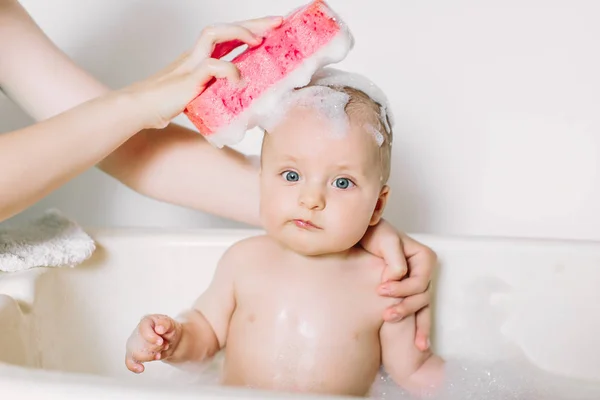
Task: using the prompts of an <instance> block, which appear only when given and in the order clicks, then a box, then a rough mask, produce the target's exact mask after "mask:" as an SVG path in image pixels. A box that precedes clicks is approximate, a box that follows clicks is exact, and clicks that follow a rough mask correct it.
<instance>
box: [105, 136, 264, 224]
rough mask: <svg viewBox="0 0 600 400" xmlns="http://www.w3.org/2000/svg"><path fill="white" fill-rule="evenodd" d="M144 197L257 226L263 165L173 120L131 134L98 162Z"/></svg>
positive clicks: (258, 222) (107, 171) (106, 170)
mask: <svg viewBox="0 0 600 400" xmlns="http://www.w3.org/2000/svg"><path fill="white" fill-rule="evenodd" d="M99 166H100V168H101V169H102V170H103V171H104V172H106V173H108V174H110V175H112V176H113V177H115V178H116V179H118V180H119V181H121V182H122V183H124V184H125V185H127V186H129V187H130V188H132V189H133V190H135V191H137V192H138V193H141V194H143V195H145V196H148V197H152V198H155V199H158V200H161V201H165V202H169V203H172V204H177V205H180V206H183V207H189V208H194V209H196V210H201V211H205V212H209V213H211V214H215V215H218V216H221V217H224V218H228V219H232V220H235V221H238V222H243V223H247V224H250V225H253V226H259V225H260V221H259V215H258V205H259V179H258V176H259V166H258V165H257V162H256V160H251V159H249V158H247V157H245V156H244V155H243V154H240V153H238V152H236V151H234V150H232V149H229V148H223V149H217V148H215V147H213V146H212V145H211V144H210V143H208V142H207V141H206V140H205V139H204V138H203V137H202V136H201V135H200V134H198V133H197V132H194V131H191V130H189V129H186V128H184V127H182V126H180V125H176V124H171V125H169V126H168V127H167V128H165V129H162V130H152V129H150V130H145V131H142V132H140V133H139V134H137V135H136V136H134V137H132V138H131V139H130V140H129V141H128V142H127V143H125V144H124V145H123V146H121V147H120V148H119V149H118V150H117V151H115V152H113V153H112V154H111V155H109V156H108V157H106V158H105V159H104V160H102V162H101V163H100V164H99Z"/></svg>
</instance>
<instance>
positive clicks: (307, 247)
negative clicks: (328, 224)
mask: <svg viewBox="0 0 600 400" xmlns="http://www.w3.org/2000/svg"><path fill="white" fill-rule="evenodd" d="M327 235H328V233H327V232H326V231H320V232H289V231H288V232H279V234H276V235H275V236H274V239H275V240H276V241H278V242H279V243H280V244H281V245H282V246H283V247H285V248H287V249H288V250H291V251H293V252H294V253H296V254H299V255H302V256H305V257H318V256H325V255H331V254H336V253H342V252H344V251H347V250H349V249H350V248H352V247H353V246H354V245H355V244H356V243H342V242H341V241H339V240H337V241H336V240H335V238H333V237H331V236H330V237H327Z"/></svg>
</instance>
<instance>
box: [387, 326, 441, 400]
mask: <svg viewBox="0 0 600 400" xmlns="http://www.w3.org/2000/svg"><path fill="white" fill-rule="evenodd" d="M415 330H416V321H415V316H414V315H413V316H410V317H406V318H404V319H403V320H402V321H400V322H396V323H390V322H384V323H383V326H382V327H381V330H380V331H379V337H380V341H381V359H382V362H383V367H384V368H385V370H386V372H387V373H388V374H389V376H390V377H391V378H392V379H393V380H394V382H396V384H398V385H399V386H401V387H402V388H403V389H405V390H407V391H409V392H411V393H412V394H413V395H417V396H419V395H426V394H430V393H431V392H434V391H435V390H436V388H438V387H439V386H440V385H441V383H442V381H443V377H444V361H443V360H442V359H441V358H440V357H438V356H437V355H435V354H433V352H431V350H427V351H420V350H419V349H418V348H417V347H416V346H415Z"/></svg>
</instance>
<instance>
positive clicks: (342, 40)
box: [206, 19, 354, 148]
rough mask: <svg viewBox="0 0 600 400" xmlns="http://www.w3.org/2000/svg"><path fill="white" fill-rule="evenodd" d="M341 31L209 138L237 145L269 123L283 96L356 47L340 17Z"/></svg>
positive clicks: (344, 56)
mask: <svg viewBox="0 0 600 400" xmlns="http://www.w3.org/2000/svg"><path fill="white" fill-rule="evenodd" d="M338 23H339V24H340V27H341V29H340V31H339V32H338V33H337V34H336V35H335V36H334V37H333V39H332V40H331V41H329V43H327V44H326V45H324V46H323V47H322V48H320V49H319V50H318V51H316V52H315V53H314V54H313V55H312V56H310V57H307V58H306V59H305V60H304V61H303V62H302V63H301V64H300V65H299V66H298V67H297V68H296V69H295V70H294V71H292V72H291V73H290V74H288V76H286V77H284V78H282V79H281V80H280V81H279V82H277V83H276V84H275V85H273V86H271V87H270V88H268V89H267V90H265V92H264V93H263V94H262V95H261V96H259V97H258V98H257V99H256V100H254V102H253V103H252V105H250V106H249V107H248V108H247V109H246V110H244V111H243V112H242V113H240V115H238V116H237V117H236V118H235V119H234V120H233V121H232V122H231V123H230V124H229V125H227V126H225V127H223V128H221V129H220V130H218V131H217V132H215V133H213V134H212V135H208V136H206V139H207V140H208V141H209V142H210V143H211V144H212V145H213V146H215V147H218V148H221V147H223V146H233V145H236V144H238V143H239V142H240V141H241V140H242V139H243V138H244V135H245V133H246V131H247V130H249V129H252V128H255V127H261V128H263V129H264V127H263V124H265V125H269V122H271V120H272V114H273V113H274V112H276V110H278V109H279V107H281V104H282V99H284V98H285V96H286V94H289V93H290V92H291V91H293V90H294V89H296V88H301V87H304V86H306V85H307V84H308V83H309V82H310V81H311V79H312V77H313V75H314V74H315V73H316V72H317V71H318V70H319V69H321V68H323V67H325V66H326V65H329V64H333V63H337V62H340V61H342V60H343V59H344V58H346V56H347V55H348V53H349V52H350V50H351V49H352V48H353V47H354V38H353V36H352V34H351V32H350V30H349V29H348V27H347V26H346V25H345V24H344V23H342V22H341V20H339V19H338Z"/></svg>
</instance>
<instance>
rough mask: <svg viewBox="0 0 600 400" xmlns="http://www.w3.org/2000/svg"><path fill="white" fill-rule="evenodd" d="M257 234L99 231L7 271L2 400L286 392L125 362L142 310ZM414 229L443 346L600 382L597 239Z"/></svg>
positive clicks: (187, 289)
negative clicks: (73, 255)
mask: <svg viewBox="0 0 600 400" xmlns="http://www.w3.org/2000/svg"><path fill="white" fill-rule="evenodd" d="M256 233H258V232H256V231H215V230H210V231H177V232H165V231H151V230H111V231H106V230H96V231H92V232H91V234H92V236H93V237H94V238H95V239H96V240H97V243H98V250H97V251H96V253H95V254H94V256H93V257H92V259H90V260H89V261H88V262H86V263H85V264H84V265H81V266H79V267H76V268H74V269H69V268H59V269H48V270H35V271H34V270H32V271H28V272H25V273H19V274H12V275H9V274H5V275H0V399H20V398H23V399H27V398H38V397H42V398H52V399H53V398H61V399H67V400H68V399H81V398H82V396H83V398H86V399H100V398H111V399H114V398H130V399H136V398H140V399H141V398H144V399H154V398H164V396H165V394H166V395H168V396H167V398H169V399H185V398H194V399H201V398H223V399H226V398H249V397H254V398H266V397H269V398H271V397H272V398H276V397H285V396H284V395H283V394H277V393H270V394H268V395H267V394H266V393H263V392H255V391H249V390H241V389H239V390H238V389H231V388H219V387H217V386H206V387H203V388H202V390H199V389H198V387H196V386H190V385H187V384H178V383H177V382H178V381H177V379H178V377H180V376H181V375H179V374H178V371H177V370H175V369H173V368H171V367H169V366H167V365H165V364H162V363H160V362H155V363H150V364H147V371H146V372H145V373H144V374H141V375H134V374H132V373H130V372H129V371H128V370H127V369H126V368H125V365H124V362H123V361H124V348H125V341H126V339H127V337H128V335H129V334H130V332H131V330H132V329H133V328H134V327H135V325H136V323H137V322H138V321H139V319H140V317H141V316H143V315H144V314H147V313H166V314H170V315H173V314H176V313H178V312H179V311H181V310H182V309H183V308H185V307H188V306H189V305H190V304H191V303H192V301H193V300H194V299H195V298H196V297H197V296H198V294H199V293H200V292H201V291H202V290H204V289H205V287H206V286H207V285H208V283H209V282H210V279H211V276H212V273H213V269H214V267H215V265H216V262H217V260H218V258H219V257H220V255H221V254H222V253H223V251H224V250H225V249H226V248H227V247H228V246H229V245H230V244H232V243H233V242H235V241H237V240H239V239H242V238H244V237H246V236H248V235H254V234H256ZM415 237H416V238H417V239H418V240H420V241H422V242H424V243H426V244H427V245H429V246H430V247H432V248H433V249H434V250H435V251H436V252H437V253H438V256H439V260H440V268H439V274H438V276H437V277H436V279H435V286H434V289H435V292H436V295H435V301H434V306H435V307H434V311H435V319H434V324H435V330H434V338H433V346H434V348H435V350H436V351H437V352H438V353H439V354H440V355H442V356H444V357H455V356H460V357H471V358H476V359H481V360H486V361H493V360H501V359H505V358H508V357H513V356H515V354H520V353H521V352H522V354H524V355H525V356H526V357H527V358H528V359H529V361H531V363H532V364H534V365H536V366H537V367H539V368H540V369H543V370H545V371H548V372H551V373H555V374H558V375H561V376H565V377H571V378H575V379H581V380H585V381H592V382H598V383H600V310H599V309H598V307H600V243H583V242H566V241H565V242H558V241H531V240H505V239H475V238H449V237H434V236H415ZM374 290H375V288H374Z"/></svg>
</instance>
